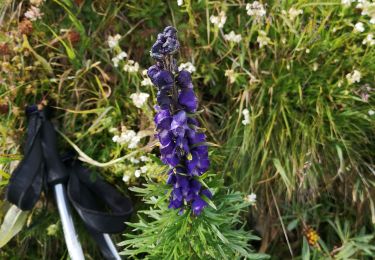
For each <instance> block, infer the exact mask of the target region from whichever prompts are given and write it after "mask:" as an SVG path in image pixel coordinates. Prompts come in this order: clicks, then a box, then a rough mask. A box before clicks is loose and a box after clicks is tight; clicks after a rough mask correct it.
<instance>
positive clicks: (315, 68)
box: [313, 62, 319, 71]
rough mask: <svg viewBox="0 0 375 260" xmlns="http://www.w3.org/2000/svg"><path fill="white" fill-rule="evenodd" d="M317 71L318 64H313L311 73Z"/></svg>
mask: <svg viewBox="0 0 375 260" xmlns="http://www.w3.org/2000/svg"><path fill="white" fill-rule="evenodd" d="M318 69H319V64H318V63H317V62H314V64H313V71H317V70H318Z"/></svg>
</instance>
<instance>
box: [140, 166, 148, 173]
mask: <svg viewBox="0 0 375 260" xmlns="http://www.w3.org/2000/svg"><path fill="white" fill-rule="evenodd" d="M147 171H148V166H147V165H145V166H142V167H141V172H142V173H146V172H147Z"/></svg>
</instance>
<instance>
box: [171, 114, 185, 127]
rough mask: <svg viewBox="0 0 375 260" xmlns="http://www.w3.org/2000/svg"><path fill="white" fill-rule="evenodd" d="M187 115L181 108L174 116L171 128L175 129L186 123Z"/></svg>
mask: <svg viewBox="0 0 375 260" xmlns="http://www.w3.org/2000/svg"><path fill="white" fill-rule="evenodd" d="M186 120H187V116H186V112H185V111H184V110H180V111H178V112H177V114H175V115H174V116H173V120H172V123H171V129H175V128H177V127H179V126H182V125H184V124H186Z"/></svg>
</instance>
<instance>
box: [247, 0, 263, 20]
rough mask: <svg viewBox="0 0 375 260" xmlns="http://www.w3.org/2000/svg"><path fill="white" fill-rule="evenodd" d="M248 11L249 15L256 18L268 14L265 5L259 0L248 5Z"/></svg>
mask: <svg viewBox="0 0 375 260" xmlns="http://www.w3.org/2000/svg"><path fill="white" fill-rule="evenodd" d="M246 11H247V14H248V15H249V16H254V17H255V18H256V19H260V18H262V17H263V16H265V15H266V9H265V7H264V5H263V4H262V3H260V2H258V1H254V2H252V3H251V4H250V3H248V4H247V5H246Z"/></svg>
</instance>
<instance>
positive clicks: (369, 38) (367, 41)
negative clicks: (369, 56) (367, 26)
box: [362, 33, 375, 46]
mask: <svg viewBox="0 0 375 260" xmlns="http://www.w3.org/2000/svg"><path fill="white" fill-rule="evenodd" d="M373 37H374V35H373V34H372V33H369V34H367V36H366V38H365V39H364V40H363V41H362V44H364V45H366V44H367V45H370V46H372V45H375V39H374V38H373Z"/></svg>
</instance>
